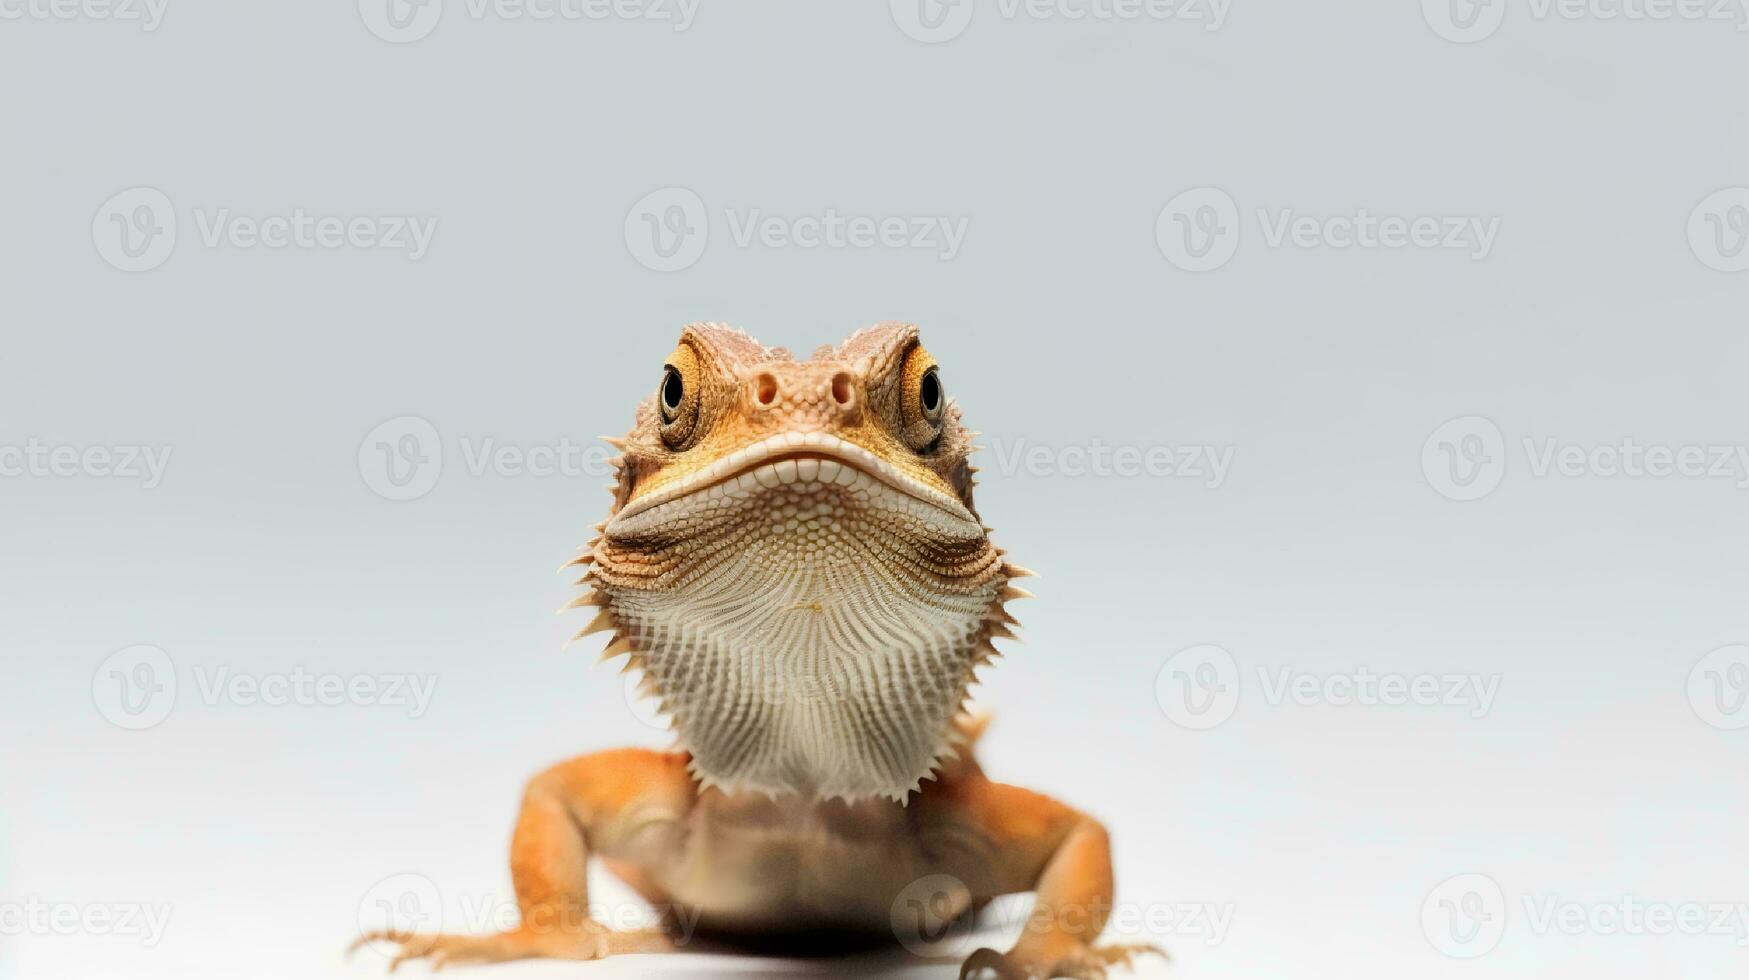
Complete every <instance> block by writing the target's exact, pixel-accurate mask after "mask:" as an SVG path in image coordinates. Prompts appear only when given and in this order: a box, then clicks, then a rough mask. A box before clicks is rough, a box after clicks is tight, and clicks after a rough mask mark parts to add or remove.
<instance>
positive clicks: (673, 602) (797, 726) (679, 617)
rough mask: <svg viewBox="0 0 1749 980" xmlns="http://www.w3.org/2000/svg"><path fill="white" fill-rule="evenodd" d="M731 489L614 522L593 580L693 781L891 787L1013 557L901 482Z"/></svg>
mask: <svg viewBox="0 0 1749 980" xmlns="http://www.w3.org/2000/svg"><path fill="white" fill-rule="evenodd" d="M736 494H737V492H736V491H735V489H734V488H733V487H731V488H730V491H729V492H728V493H725V494H717V495H714V496H709V497H707V499H703V500H701V499H695V498H693V497H687V498H682V499H680V500H677V501H674V502H673V503H670V504H663V505H661V506H659V507H657V508H654V509H652V510H650V511H647V512H645V513H644V514H640V515H638V517H637V518H636V519H634V520H631V521H627V522H624V524H625V526H619V525H610V527H609V529H608V532H607V533H605V534H604V535H603V537H602V539H601V540H600V541H599V542H598V543H597V545H596V548H595V551H594V562H595V565H596V568H595V570H594V572H592V574H591V579H592V581H593V583H594V584H595V585H596V586H597V588H598V589H599V590H600V593H601V595H602V597H603V604H604V605H605V606H606V608H607V610H608V613H609V615H610V616H611V618H612V620H613V624H614V626H615V628H616V630H617V632H618V637H619V639H618V640H616V645H618V646H621V647H622V648H623V649H625V650H627V652H632V653H633V654H634V665H635V666H638V667H641V668H642V669H643V670H644V671H645V675H646V678H647V680H648V682H649V684H650V687H651V688H652V689H653V692H654V693H655V695H656V696H657V697H658V698H659V699H660V702H661V705H662V708H663V710H664V712H665V713H667V714H668V715H669V716H670V717H672V718H673V719H674V723H675V728H676V731H677V734H678V736H679V739H680V742H681V747H682V748H684V749H685V750H686V751H688V752H689V753H690V754H691V755H692V764H693V771H694V774H695V775H696V776H697V777H698V778H699V779H700V780H701V782H703V783H704V784H705V785H707V786H717V787H720V788H722V789H724V790H726V791H740V790H757V791H763V792H767V793H771V794H773V795H783V794H790V793H795V794H802V795H806V796H812V797H817V798H827V797H834V796H836V797H844V798H846V799H852V800H855V799H861V798H865V797H871V796H884V797H888V798H891V799H896V800H903V799H904V798H905V797H906V796H907V795H908V794H909V793H910V792H912V791H914V790H915V789H916V788H917V787H918V785H919V784H920V782H921V780H922V779H923V778H924V777H926V776H927V775H928V774H929V772H930V771H931V770H932V769H933V768H934V767H935V766H936V765H937V763H939V762H940V761H941V759H942V758H943V757H944V756H945V755H946V754H948V753H949V752H950V751H951V746H950V744H949V736H950V731H951V725H950V723H951V720H952V718H953V715H954V714H955V712H957V711H958V710H959V708H960V707H961V705H962V704H963V702H964V700H965V696H966V689H967V687H968V685H969V684H970V683H971V681H972V680H973V671H974V669H975V668H976V667H977V666H978V665H979V664H980V663H982V662H983V660H984V659H985V658H986V657H988V656H989V655H990V654H991V653H992V652H993V651H992V650H991V647H990V639H991V637H992V635H1007V631H1006V629H1005V628H1004V627H1003V626H1002V623H1003V622H1006V621H1011V620H1008V619H1007V615H1006V613H1004V612H1003V611H1002V607H1001V599H1002V597H1003V596H1002V593H1003V591H1004V586H1005V585H1006V583H1007V579H1008V573H1009V571H1010V568H1009V566H1005V565H1004V564H1003V563H1002V561H1001V558H1000V554H1001V553H1000V551H999V550H998V549H996V548H995V547H994V546H993V545H992V544H991V543H990V542H989V540H988V538H987V537H985V535H984V533H983V529H982V528H981V527H979V526H977V525H976V524H975V523H971V522H966V521H960V520H958V519H957V518H951V516H950V515H943V514H941V513H940V512H939V511H932V510H930V509H929V508H928V507H927V505H921V504H918V503H917V502H916V501H914V500H913V499H911V498H908V497H905V496H904V495H902V494H899V493H898V492H897V491H891V490H886V491H883V490H881V489H880V488H879V487H869V486H865V485H862V484H859V485H857V486H855V487H851V488H849V489H846V488H844V487H840V486H820V485H816V484H797V485H794V486H781V487H773V488H763V487H755V488H753V489H752V490H750V491H749V490H743V491H740V492H739V495H738V496H737V495H736ZM612 649H613V648H611V647H610V650H612Z"/></svg>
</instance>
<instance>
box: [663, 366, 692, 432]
mask: <svg viewBox="0 0 1749 980" xmlns="http://www.w3.org/2000/svg"><path fill="white" fill-rule="evenodd" d="M685 395H686V381H685V379H683V378H681V376H680V371H679V370H678V369H676V368H675V367H674V365H672V364H664V365H662V421H664V422H672V421H674V417H675V416H676V415H679V414H680V400H681V398H683V397H684V396H685Z"/></svg>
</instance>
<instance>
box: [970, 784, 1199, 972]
mask: <svg viewBox="0 0 1749 980" xmlns="http://www.w3.org/2000/svg"><path fill="white" fill-rule="evenodd" d="M943 802H946V803H948V805H949V806H950V808H951V809H950V810H949V817H950V819H955V820H957V821H959V822H961V825H962V826H969V828H970V829H972V830H973V831H974V832H975V833H976V834H977V835H978V836H979V837H981V838H982V839H983V840H984V841H985V842H986V844H987V846H988V850H987V851H986V852H985V853H986V855H987V857H986V859H985V860H984V861H983V862H982V863H983V865H984V866H983V867H981V868H975V869H970V870H968V872H967V876H968V881H969V882H976V884H973V885H972V888H973V889H974V892H979V891H982V892H984V893H985V894H982V895H977V896H976V897H977V898H978V899H979V900H980V901H983V900H987V899H989V898H993V897H995V896H998V895H1005V894H1010V893H1013V892H1024V891H1032V892H1036V893H1037V902H1036V904H1035V905H1034V906H1033V910H1032V914H1031V915H1030V916H1029V917H1028V919H1027V924H1026V929H1025V931H1024V933H1023V934H1022V935H1021V938H1020V940H1019V941H1018V942H1017V943H1016V944H1015V946H1014V948H1013V949H1011V950H1009V951H1008V952H1007V953H999V952H997V951H995V950H993V949H980V950H977V951H976V952H974V953H973V954H972V955H971V956H970V957H968V958H967V959H966V962H965V964H964V966H963V967H961V969H960V978H961V980H966V978H967V977H971V976H974V975H977V974H979V973H980V972H981V971H990V972H993V973H994V974H995V975H996V976H997V977H1000V978H1001V980H1036V978H1046V977H1069V978H1075V980H1103V978H1104V977H1105V976H1106V975H1107V972H1108V970H1109V969H1110V968H1111V967H1114V966H1128V965H1130V962H1131V960H1132V958H1133V957H1135V956H1137V955H1140V954H1143V953H1153V954H1156V955H1159V956H1161V957H1164V956H1165V955H1166V953H1165V951H1164V950H1162V949H1160V948H1159V947H1158V946H1152V945H1130V946H1103V947H1100V946H1095V945H1094V942H1095V940H1097V939H1098V938H1099V934H1100V933H1101V932H1102V931H1104V929H1105V923H1106V920H1107V919H1108V918H1109V917H1110V915H1111V910H1112V894H1113V882H1112V872H1111V841H1110V837H1109V836H1108V835H1107V833H1106V831H1105V828H1104V827H1103V826H1101V825H1100V824H1099V823H1098V821H1096V820H1094V819H1093V818H1091V817H1089V816H1087V815H1086V814H1083V813H1080V812H1079V811H1076V810H1074V809H1072V808H1070V807H1068V806H1065V805H1063V804H1061V803H1058V802H1057V801H1056V800H1052V799H1050V798H1048V797H1045V796H1041V795H1039V794H1037V793H1033V792H1030V791H1028V790H1024V789H1020V788H1019V787H1015V786H1006V785H1003V784H1001V783H993V782H989V781H987V780H984V779H982V778H981V777H973V778H972V779H970V780H967V781H966V782H965V783H964V784H962V785H961V786H960V787H958V789H957V791H956V792H954V793H952V794H951V796H950V797H949V799H948V800H946V801H943Z"/></svg>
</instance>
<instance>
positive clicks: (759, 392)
mask: <svg viewBox="0 0 1749 980" xmlns="http://www.w3.org/2000/svg"><path fill="white" fill-rule="evenodd" d="M753 397H754V398H757V399H759V404H761V405H769V404H771V403H772V402H774V401H777V378H775V377H773V376H771V375H769V374H761V375H760V376H759V377H757V378H754V379H753Z"/></svg>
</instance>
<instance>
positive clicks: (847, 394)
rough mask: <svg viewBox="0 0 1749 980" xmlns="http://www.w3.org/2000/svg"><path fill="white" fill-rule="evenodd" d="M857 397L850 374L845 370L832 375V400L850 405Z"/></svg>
mask: <svg viewBox="0 0 1749 980" xmlns="http://www.w3.org/2000/svg"><path fill="white" fill-rule="evenodd" d="M855 397H856V396H855V394H854V392H852V391H851V388H850V375H848V374H845V373H844V372H843V371H840V372H838V373H837V374H834V375H833V376H832V400H833V401H835V402H837V403H838V404H840V405H849V404H850V402H851V400H852V399H853V398H855Z"/></svg>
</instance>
